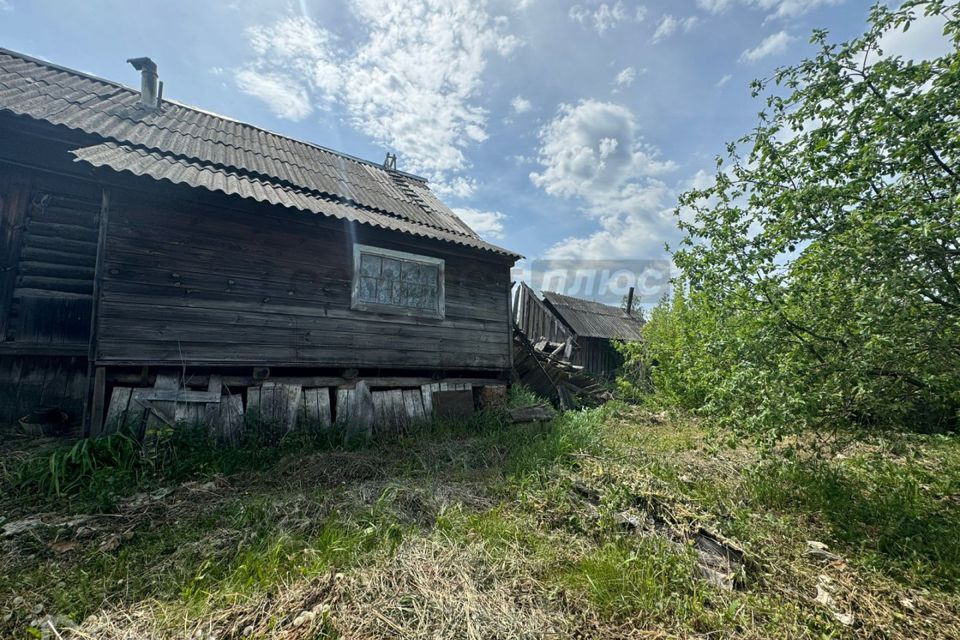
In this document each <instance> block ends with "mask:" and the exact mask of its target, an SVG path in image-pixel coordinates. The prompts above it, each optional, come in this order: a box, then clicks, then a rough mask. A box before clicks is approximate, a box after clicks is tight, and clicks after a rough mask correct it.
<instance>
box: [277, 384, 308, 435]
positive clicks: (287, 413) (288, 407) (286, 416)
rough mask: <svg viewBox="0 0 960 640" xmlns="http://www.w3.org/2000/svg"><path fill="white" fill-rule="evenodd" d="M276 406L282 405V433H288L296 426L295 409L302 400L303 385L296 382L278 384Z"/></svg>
mask: <svg viewBox="0 0 960 640" xmlns="http://www.w3.org/2000/svg"><path fill="white" fill-rule="evenodd" d="M277 393H279V394H280V397H279V398H278V399H277V402H276V406H282V407H283V409H282V416H281V420H282V421H281V423H280V424H282V425H283V427H284V433H290V432H291V431H293V430H294V429H296V428H297V409H298V408H299V407H300V403H301V402H302V400H303V387H301V386H300V385H298V384H285V385H278V388H277Z"/></svg>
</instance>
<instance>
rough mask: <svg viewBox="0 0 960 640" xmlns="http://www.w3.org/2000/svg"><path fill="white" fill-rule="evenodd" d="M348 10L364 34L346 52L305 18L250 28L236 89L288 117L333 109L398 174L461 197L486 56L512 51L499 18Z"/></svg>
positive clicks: (433, 1)
mask: <svg viewBox="0 0 960 640" xmlns="http://www.w3.org/2000/svg"><path fill="white" fill-rule="evenodd" d="M348 7H349V9H350V11H351V12H352V13H353V15H354V17H355V18H356V19H357V22H358V23H359V24H362V25H363V26H364V29H365V32H364V33H363V35H362V36H361V37H359V38H358V39H357V40H356V41H355V42H353V43H352V44H351V45H350V46H341V45H340V44H339V43H338V41H337V39H336V37H335V36H334V35H333V34H331V33H330V32H329V31H327V30H326V29H324V28H322V27H320V26H318V25H317V24H316V23H315V22H313V20H311V19H310V18H307V17H291V18H284V19H281V20H279V21H278V22H276V23H274V24H273V25H270V26H261V27H255V28H253V29H250V30H249V31H248V40H249V44H250V46H251V49H252V50H253V53H254V54H255V58H254V60H253V61H252V62H251V63H250V64H248V65H246V66H245V67H243V68H242V69H241V70H240V71H238V72H237V82H238V84H239V86H240V88H241V89H242V90H243V91H245V92H246V93H249V94H251V95H254V96H256V97H258V98H261V99H263V100H264V101H265V102H267V104H268V105H269V106H270V108H271V109H272V110H273V111H274V112H275V113H277V115H281V117H286V118H289V119H293V120H298V119H303V118H305V117H307V116H308V115H310V113H311V111H312V108H321V109H326V108H330V107H331V106H333V105H336V106H338V107H339V108H340V109H342V110H343V111H344V112H345V114H346V119H347V121H348V122H349V124H350V125H351V126H353V127H354V128H355V129H356V130H357V131H360V132H361V133H364V134H366V135H368V136H370V137H371V138H372V139H373V140H374V141H375V142H377V143H378V144H381V145H383V146H385V147H388V148H391V149H394V150H396V151H397V153H398V154H399V156H400V166H401V168H403V169H405V170H407V171H412V172H416V173H420V174H422V175H424V176H425V177H427V178H428V179H430V180H431V181H432V182H433V183H434V187H435V188H436V190H437V191H439V192H440V193H442V194H452V195H457V196H465V195H469V194H470V192H471V191H472V190H473V184H472V182H471V181H470V180H469V179H467V178H465V177H463V176H462V175H458V174H460V173H461V172H463V171H464V170H466V169H467V168H468V162H467V160H466V157H465V156H464V150H465V149H466V148H467V147H469V146H470V145H472V144H475V143H478V142H482V141H483V140H485V139H486V137H487V133H486V124H487V113H486V111H485V110H484V109H483V108H481V107H480V106H479V105H478V104H477V99H478V95H479V91H480V88H481V78H482V74H483V72H484V70H485V68H486V65H487V60H488V58H489V57H490V56H491V55H501V56H507V55H510V53H511V52H512V51H513V50H515V49H516V47H517V46H519V44H520V42H519V40H518V39H517V38H516V37H515V36H512V35H510V34H509V33H508V28H509V24H508V21H507V19H506V18H505V17H503V16H497V17H491V16H490V15H489V14H488V13H487V12H486V9H485V5H484V3H481V2H473V1H472V0H450V1H444V0H395V1H394V2H391V3H389V4H387V5H384V4H383V3H381V2H378V1H377V0H349V2H348ZM284 89H285V90H284ZM304 104H306V105H308V106H309V105H312V106H311V108H306V107H305V106H304Z"/></svg>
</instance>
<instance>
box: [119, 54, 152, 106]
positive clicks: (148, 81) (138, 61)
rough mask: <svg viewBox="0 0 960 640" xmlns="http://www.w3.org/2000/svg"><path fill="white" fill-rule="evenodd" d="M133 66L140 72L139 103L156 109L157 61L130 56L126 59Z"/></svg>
mask: <svg viewBox="0 0 960 640" xmlns="http://www.w3.org/2000/svg"><path fill="white" fill-rule="evenodd" d="M127 62H129V63H130V64H131V65H133V68H134V69H136V70H137V71H139V72H140V105H141V106H143V107H146V108H147V109H156V108H157V107H158V106H159V96H160V91H159V88H158V86H157V81H158V80H159V78H160V76H159V75H157V63H156V62H154V61H153V60H151V59H150V58H130V59H128V60H127Z"/></svg>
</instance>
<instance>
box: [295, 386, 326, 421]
mask: <svg viewBox="0 0 960 640" xmlns="http://www.w3.org/2000/svg"><path fill="white" fill-rule="evenodd" d="M301 421H302V422H301V428H303V429H305V430H307V431H318V430H320V431H323V430H326V429H329V428H330V425H331V421H332V415H331V407H330V389H328V388H327V387H319V388H316V389H304V390H303V415H302V416H301Z"/></svg>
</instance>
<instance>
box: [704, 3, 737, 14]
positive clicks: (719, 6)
mask: <svg viewBox="0 0 960 640" xmlns="http://www.w3.org/2000/svg"><path fill="white" fill-rule="evenodd" d="M732 4H733V0H697V6H698V7H700V8H701V9H706V10H707V11H709V12H710V13H721V12H723V11H726V10H727V9H729V8H730V5H732Z"/></svg>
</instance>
